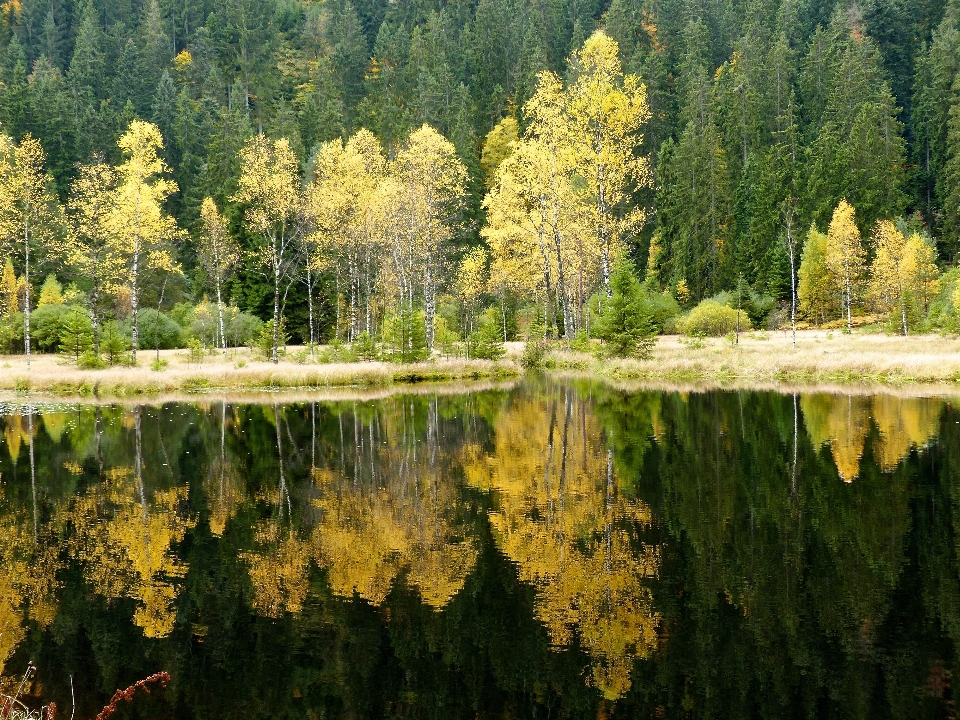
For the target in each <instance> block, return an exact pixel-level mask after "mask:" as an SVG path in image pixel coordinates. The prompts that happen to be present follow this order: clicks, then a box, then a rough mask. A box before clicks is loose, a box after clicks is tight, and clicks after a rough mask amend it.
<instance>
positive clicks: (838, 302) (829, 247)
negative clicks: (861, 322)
mask: <svg viewBox="0 0 960 720" xmlns="http://www.w3.org/2000/svg"><path fill="white" fill-rule="evenodd" d="M871 235H872V244H873V253H872V254H873V261H872V263H871V264H870V266H869V268H868V267H867V250H866V248H865V247H864V245H863V242H862V239H861V236H860V230H859V229H858V228H857V224H856V216H855V210H854V208H853V206H852V205H850V203H848V202H847V201H846V200H841V201H840V204H839V205H838V206H837V208H836V210H835V211H834V213H833V218H832V219H831V221H830V227H829V229H828V231H827V233H826V234H823V233H821V232H820V231H819V230H817V228H816V227H815V226H812V227H811V228H810V231H809V233H808V234H807V240H806V243H805V244H804V247H803V260H802V262H801V264H800V270H799V273H798V279H799V285H798V295H799V299H800V309H801V312H803V313H804V314H805V315H806V316H807V317H809V318H810V319H812V320H814V321H816V322H817V323H820V322H822V321H824V320H827V319H832V317H833V316H835V315H836V314H837V313H838V311H840V312H842V314H843V315H844V317H845V319H846V326H847V329H848V330H849V329H850V328H851V327H852V324H853V307H854V306H855V305H858V304H861V303H863V304H866V305H867V306H868V307H871V308H873V309H875V310H876V311H878V312H880V313H882V314H884V315H886V316H888V317H890V318H891V319H893V320H894V322H893V324H894V325H895V326H896V327H897V328H898V329H899V330H900V331H901V332H902V333H903V334H904V335H907V334H909V326H910V321H911V319H914V320H915V319H916V318H917V317H918V316H920V315H923V314H925V312H926V310H927V308H928V307H929V304H930V301H931V300H932V299H933V297H934V295H935V294H936V293H937V291H938V289H939V278H940V271H939V269H938V268H937V264H936V250H935V249H934V247H933V245H932V243H931V242H930V241H929V238H927V237H926V236H925V235H924V234H922V233H921V231H919V230H914V229H911V228H910V227H909V226H907V225H906V224H905V223H903V222H898V223H894V222H892V221H890V220H878V221H877V223H876V225H875V226H874V228H873V232H872V234H871Z"/></svg>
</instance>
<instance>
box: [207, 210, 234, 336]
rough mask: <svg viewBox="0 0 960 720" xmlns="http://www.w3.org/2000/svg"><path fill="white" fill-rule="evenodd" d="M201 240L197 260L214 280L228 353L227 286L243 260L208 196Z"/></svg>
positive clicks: (220, 328) (218, 313)
mask: <svg viewBox="0 0 960 720" xmlns="http://www.w3.org/2000/svg"><path fill="white" fill-rule="evenodd" d="M200 220H201V222H202V225H201V228H200V240H199V242H198V243H197V259H199V260H200V263H201V265H203V267H204V269H205V270H206V271H207V276H208V277H209V278H210V280H212V281H213V285H214V289H215V290H216V293H217V326H218V329H219V332H220V347H221V348H222V349H223V352H224V353H226V352H227V332H226V329H225V328H224V325H223V283H224V282H226V280H227V279H228V278H229V277H230V275H232V274H233V271H234V269H235V268H236V264H237V261H238V260H239V259H240V245H239V244H238V243H237V241H236V240H235V239H234V238H233V237H231V235H230V231H229V229H228V228H227V221H226V219H225V218H224V217H223V215H221V214H220V210H219V209H218V208H217V203H216V202H214V200H213V198H211V197H206V198H204V199H203V203H202V204H201V205H200Z"/></svg>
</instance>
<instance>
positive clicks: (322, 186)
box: [0, 0, 960, 357]
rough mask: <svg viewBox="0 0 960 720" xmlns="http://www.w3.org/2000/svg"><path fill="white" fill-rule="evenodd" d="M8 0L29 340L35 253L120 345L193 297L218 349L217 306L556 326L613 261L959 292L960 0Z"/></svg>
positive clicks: (11, 274)
mask: <svg viewBox="0 0 960 720" xmlns="http://www.w3.org/2000/svg"><path fill="white" fill-rule="evenodd" d="M0 7H2V21H0V132H2V133H3V136H2V138H0V156H2V162H0V164H2V168H0V175H2V178H0V184H2V185H3V192H2V197H0V204H2V205H3V213H2V214H3V218H2V223H0V224H2V233H3V238H2V239H3V243H4V247H3V253H2V255H3V257H2V258H0V260H4V261H5V260H6V259H7V258H8V257H9V259H10V263H9V265H10V266H11V268H10V270H9V271H8V270H5V271H4V275H3V279H2V282H0V285H2V287H0V295H3V294H5V295H4V297H5V298H6V299H5V300H4V302H3V303H2V304H3V307H2V308H0V314H2V315H3V316H4V317H5V318H6V319H7V320H10V319H11V318H13V316H17V318H18V319H17V322H20V320H19V314H20V313H23V314H24V315H25V316H26V317H25V320H26V330H25V332H26V335H27V337H29V336H30V329H29V316H30V311H31V307H30V301H31V298H32V300H33V303H34V305H35V304H36V302H37V301H38V300H39V294H40V293H39V289H40V285H41V284H42V279H43V278H45V277H47V276H48V275H50V274H54V275H55V276H56V281H58V282H59V283H60V285H61V286H62V287H63V288H64V297H63V298H61V300H62V302H61V303H50V302H46V303H44V304H45V305H46V306H51V305H63V306H65V307H66V306H71V307H73V306H76V307H82V308H84V309H85V312H86V313H87V314H88V316H89V319H90V323H91V325H92V330H93V335H94V337H95V338H96V339H95V340H94V342H95V343H97V344H99V334H100V333H99V331H100V325H103V326H104V329H106V327H107V324H109V323H110V322H111V321H116V322H117V323H123V322H126V323H127V326H129V328H128V331H127V337H128V340H129V341H130V342H132V343H133V346H134V348H136V347H137V345H138V344H140V343H139V342H138V337H137V335H138V323H137V319H136V318H137V316H138V308H140V307H143V308H149V307H154V308H157V309H163V310H166V311H167V312H168V313H169V312H172V309H173V308H174V307H175V306H177V305H178V304H182V303H184V302H190V303H192V304H193V305H194V306H195V307H196V308H197V309H198V312H199V308H201V307H205V306H204V303H205V302H206V301H207V299H208V298H212V299H213V300H214V301H215V302H216V304H217V305H218V311H217V313H215V314H216V316H217V317H216V319H213V320H211V321H210V322H209V323H207V324H208V325H209V326H210V328H213V329H212V330H210V333H209V334H210V337H211V343H213V344H221V343H222V344H226V341H227V335H228V332H227V323H226V322H225V321H224V319H223V318H224V312H225V308H226V313H227V314H228V315H230V314H231V313H232V315H231V317H232V316H238V314H244V313H249V314H252V315H255V316H259V318H260V320H263V321H269V322H268V326H269V327H268V331H269V333H272V336H273V337H272V344H273V346H274V347H276V346H277V345H278V344H282V340H283V338H284V337H286V335H285V333H286V334H290V335H292V336H293V337H295V338H297V339H301V340H303V341H309V342H313V341H320V340H330V339H333V340H345V341H356V340H357V339H360V338H361V336H363V337H373V336H376V337H378V338H381V339H384V338H386V337H387V336H388V335H389V334H391V333H392V334H393V336H395V337H396V338H399V340H397V341H396V342H395V343H394V345H395V346H396V347H397V348H400V350H398V351H397V352H399V353H400V354H402V355H404V356H405V357H406V355H407V354H408V353H407V351H409V354H411V355H416V354H417V352H419V351H418V350H417V349H416V348H415V347H414V346H415V345H417V346H420V345H422V346H424V347H426V348H432V347H433V346H434V345H435V344H443V343H445V342H449V341H450V339H451V338H463V339H464V340H468V338H470V337H476V338H480V336H481V334H482V333H487V335H490V334H491V333H492V332H493V328H494V327H495V326H499V327H500V328H501V329H502V333H501V334H502V335H503V337H504V338H506V337H508V336H509V337H521V336H522V335H526V336H530V334H531V332H532V330H531V329H537V328H539V329H540V330H539V331H542V332H544V333H546V334H548V335H549V334H551V333H553V334H556V335H559V336H563V337H566V338H567V339H568V340H572V339H573V338H574V337H575V336H576V335H577V334H578V333H591V325H592V324H593V323H594V321H595V320H596V321H598V322H599V319H600V316H601V315H602V313H603V306H604V301H605V298H607V297H609V296H610V286H609V283H610V273H611V268H612V267H613V264H614V261H615V260H616V258H618V257H620V256H624V257H627V258H629V259H631V260H632V261H633V262H632V267H633V269H634V271H635V272H636V275H637V277H638V279H639V280H641V281H642V282H643V289H642V290H643V292H644V293H646V296H647V297H648V300H649V302H647V305H649V306H650V307H651V308H652V307H653V305H655V304H656V303H657V302H659V301H656V299H655V298H656V297H658V296H660V295H661V294H663V295H665V296H669V298H670V301H671V302H676V303H679V306H681V307H683V308H685V309H689V308H691V307H693V306H694V305H696V304H697V303H699V302H701V301H705V300H708V299H711V298H712V299H714V300H716V299H718V298H720V299H721V304H724V303H723V302H722V296H723V293H724V292H729V291H733V290H734V289H736V290H737V294H738V296H740V297H742V294H743V290H744V287H746V289H747V293H748V295H749V297H750V298H751V299H752V301H754V304H755V306H756V308H760V307H764V308H767V310H769V309H770V308H772V307H774V306H775V304H776V303H780V304H781V305H783V304H789V302H790V299H791V286H792V284H793V283H791V274H792V273H793V274H794V276H795V280H796V281H797V283H798V284H799V291H800V296H801V297H800V298H799V301H800V302H799V306H798V310H799V312H800V314H801V316H805V317H806V319H808V320H810V321H813V322H821V321H824V320H831V319H840V318H841V317H842V318H843V319H844V320H846V321H847V324H848V325H849V324H850V322H851V316H852V315H853V314H856V313H858V312H859V313H863V312H868V311H872V312H876V313H880V314H883V315H885V316H889V317H890V318H891V323H894V322H895V321H896V322H895V324H897V325H898V326H902V331H903V332H907V329H908V326H909V325H910V324H915V323H917V322H920V321H921V320H922V319H923V318H925V317H927V316H928V314H929V313H930V312H931V308H934V309H935V308H936V307H938V306H937V298H938V297H940V298H943V297H946V298H947V305H950V306H951V307H952V305H951V303H952V297H953V295H952V293H953V289H954V287H955V285H956V282H955V278H953V276H952V275H949V274H948V275H947V276H944V278H945V280H944V282H942V283H941V282H940V280H939V279H938V278H939V275H940V271H941V269H947V268H949V267H950V266H952V265H953V264H955V261H956V257H957V254H958V251H960V74H958V69H960V0H949V2H943V0H937V1H935V2H932V3H920V2H917V1H916V0H902V1H898V2H895V1H894V0H867V1H866V2H862V3H857V2H852V3H814V2H810V1H809V0H808V1H805V2H800V3H778V2H774V1H773V0H767V1H766V2H763V1H760V0H754V1H752V2H750V3H745V4H732V3H729V2H725V1H722V0H709V1H708V2H705V3H701V4H698V5H696V6H694V5H693V4H690V3H686V2H681V1H680V0H667V2H661V3H652V2H646V1H644V0H609V1H607V0H569V2H565V3H555V2H547V1H546V0H450V1H449V2H441V1H440V0H434V1H431V0H406V1H401V2H389V1H388V0H366V1H364V2H358V3H357V4H356V5H354V4H352V3H351V2H349V0H321V1H319V2H308V1H306V0H262V1H261V0H256V1H255V0H186V1H178V2H176V3H174V2H170V0H143V1H142V2H141V1H140V0H77V1H74V0H45V1H44V2H40V0H19V1H17V2H9V3H4V4H3V5H2V6H0ZM267 156H269V157H267ZM271 158H272V159H271ZM257 162H260V163H261V164H260V166H259V168H258V167H257ZM271 162H273V163H274V165H273V166H271V165H270V163H271ZM264 163H265V164H264ZM276 163H279V164H276ZM281 167H282V171H280V170H278V168H281ZM271 168H272V169H271ZM258 172H259V173H260V174H259V175H257V173H258ZM257 178H259V180H258V179H257ZM278 178H284V182H279V180H278V182H277V183H276V184H275V186H274V185H271V188H272V189H271V190H270V191H269V192H268V191H267V189H266V188H265V186H264V183H263V181H264V180H265V179H270V180H277V179H278ZM281 186H282V187H281ZM278 193H280V194H282V195H283V198H282V200H281V199H280V195H278ZM141 200H144V201H145V202H147V205H148V206H149V212H148V213H147V214H146V215H145V216H144V215H142V214H141V213H139V212H137V211H136V210H131V208H132V207H139V206H136V203H137V202H140V201H141ZM131 203H132V204H131ZM843 207H849V208H850V212H849V213H847V214H846V215H844V217H845V218H848V219H847V220H843V218H840V219H838V216H837V213H838V212H839V211H840V209H841V208H843ZM844 212H846V211H844ZM271 213H274V214H272V215H271ZM278 213H279V214H278ZM841 221H842V222H843V223H846V225H845V227H846V230H845V232H846V233H847V234H846V235H844V236H843V237H844V238H848V239H849V238H853V234H854V233H855V234H856V243H855V244H853V245H851V244H850V243H849V242H847V244H846V245H844V244H843V243H841V244H840V245H836V243H834V245H830V243H828V242H827V240H828V239H829V238H840V235H838V234H837V233H838V232H839V229H838V228H839V227H840V226H839V225H836V223H839V222H841ZM136 223H146V224H145V225H143V226H142V227H141V226H139V225H136ZM835 225H836V228H835V227H834V226H835ZM808 228H809V232H808V231H807V229H808ZM831 233H832V234H831ZM788 236H789V237H788ZM821 236H822V239H821ZM861 240H862V243H861ZM844 242H845V241H844ZM818 243H819V244H818ZM828 246H829V247H828ZM834 246H836V247H839V248H841V250H843V249H844V248H845V250H843V251H844V252H846V253H847V254H846V255H843V256H842V257H841V256H838V255H836V254H835V253H834V256H831V255H830V252H832V251H831V250H830V247H834ZM858 247H859V248H860V249H858ZM31 252H32V255H31ZM818 253H820V254H818ZM801 255H802V256H803V259H804V260H805V262H806V267H804V266H803V263H802V262H801V259H802V258H801ZM831 257H832V259H831ZM851 262H852V264H851ZM34 266H35V267H34ZM791 268H792V270H791ZM841 287H842V290H841ZM27 288H29V291H27ZM650 298H652V299H650ZM401 299H402V300H403V302H398V301H399V300H401ZM941 304H942V303H941ZM204 312H208V314H209V311H207V310H205V311H204ZM651 312H653V310H651ZM748 312H750V310H749V309H748ZM46 314H48V315H50V314H52V311H47V312H46ZM761 315H762V313H760V312H759V311H758V313H757V317H754V321H755V322H756V321H757V320H758V318H759V319H762V317H760V316H761ZM894 316H896V317H894ZM64 317H66V316H64ZM131 318H132V319H131ZM182 319H183V320H184V324H185V325H189V324H190V323H191V322H194V321H195V320H196V318H182ZM63 322H66V320H64V321H63ZM204 322H206V321H204ZM153 324H154V328H153V332H154V334H156V332H157V327H156V326H157V323H156V322H155V323H153ZM601 324H602V323H601ZM118 327H119V326H118ZM204 327H206V325H204ZM661 329H663V328H662V323H661ZM0 334H3V335H4V337H0V342H3V343H6V344H7V345H8V347H14V346H16V345H17V343H18V342H20V341H19V340H17V339H16V337H13V336H11V337H12V338H13V339H12V340H11V339H10V338H7V337H6V335H9V334H10V332H8V331H4V333H0ZM13 335H16V333H13ZM247 335H249V333H247ZM214 336H215V337H214ZM421 336H422V339H420V338H421ZM477 343H480V340H479V339H478V340H477ZM479 346H480V345H479V344H478V345H477V347H479ZM76 347H77V348H80V345H77V346H76ZM404 348H406V349H404Z"/></svg>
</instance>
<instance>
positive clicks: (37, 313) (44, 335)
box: [30, 304, 72, 352]
mask: <svg viewBox="0 0 960 720" xmlns="http://www.w3.org/2000/svg"><path fill="white" fill-rule="evenodd" d="M71 311H72V308H71V307H70V306H69V305H60V304H54V305H44V306H43V307H38V308H37V309H36V310H34V311H33V312H32V313H31V314H30V337H31V340H32V341H33V342H34V343H35V344H36V346H37V348H38V349H40V350H43V351H45V352H56V351H57V350H59V349H60V337H61V335H62V334H63V328H64V323H65V322H66V319H67V316H68V315H69V314H70V312H71Z"/></svg>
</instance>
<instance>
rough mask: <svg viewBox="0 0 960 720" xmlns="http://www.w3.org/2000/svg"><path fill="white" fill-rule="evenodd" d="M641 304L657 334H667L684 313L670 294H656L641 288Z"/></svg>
mask: <svg viewBox="0 0 960 720" xmlns="http://www.w3.org/2000/svg"><path fill="white" fill-rule="evenodd" d="M640 303H641V304H642V305H643V309H644V312H645V313H646V315H647V317H649V318H650V322H652V323H653V325H654V327H656V328H657V332H661V333H662V332H665V331H666V330H667V328H670V327H672V326H673V321H674V320H675V319H676V318H678V317H679V316H680V314H681V313H682V312H683V311H682V310H681V309H680V303H678V302H677V301H676V299H675V298H674V297H673V295H671V294H670V293H669V292H663V293H659V292H654V291H652V290H649V289H647V288H645V287H641V292H640Z"/></svg>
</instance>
